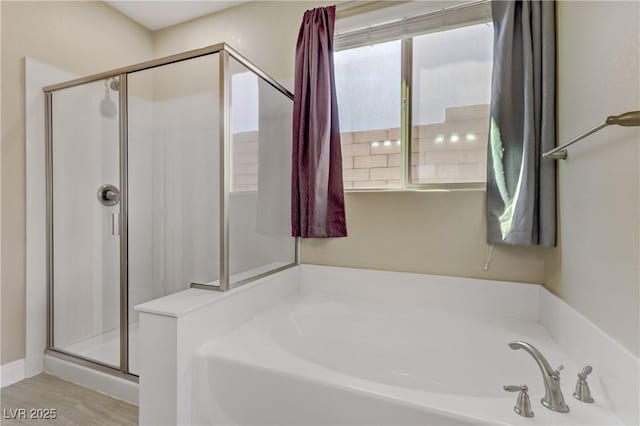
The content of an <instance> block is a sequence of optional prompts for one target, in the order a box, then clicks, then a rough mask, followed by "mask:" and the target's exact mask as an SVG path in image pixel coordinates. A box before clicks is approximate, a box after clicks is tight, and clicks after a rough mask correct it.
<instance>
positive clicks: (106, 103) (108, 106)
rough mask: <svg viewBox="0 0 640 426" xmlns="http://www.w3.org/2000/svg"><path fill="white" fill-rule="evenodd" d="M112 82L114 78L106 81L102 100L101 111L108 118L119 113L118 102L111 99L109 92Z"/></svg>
mask: <svg viewBox="0 0 640 426" xmlns="http://www.w3.org/2000/svg"><path fill="white" fill-rule="evenodd" d="M112 84H113V80H105V81H104V98H103V99H102V100H101V101H100V113H101V114H102V115H103V116H104V117H107V118H113V117H115V116H116V114H117V113H118V108H117V107H116V104H115V103H114V102H113V101H112V100H111V96H110V94H109V87H111V86H112ZM119 86H120V82H119V81H118V88H119ZM112 89H113V88H112ZM113 90H116V89H113Z"/></svg>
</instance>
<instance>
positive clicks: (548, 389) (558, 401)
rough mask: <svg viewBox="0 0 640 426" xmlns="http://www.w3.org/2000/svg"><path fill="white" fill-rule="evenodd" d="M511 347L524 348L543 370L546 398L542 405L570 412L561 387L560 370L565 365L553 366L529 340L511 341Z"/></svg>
mask: <svg viewBox="0 0 640 426" xmlns="http://www.w3.org/2000/svg"><path fill="white" fill-rule="evenodd" d="M509 347H510V348H511V349H513V350H517V349H523V350H524V351H525V352H528V353H529V355H531V356H532V357H533V359H534V360H535V361H536V362H537V363H538V366H539V367H540V371H542V380H543V382H544V398H542V401H541V402H542V405H544V406H545V407H547V408H548V409H550V410H553V411H558V412H560V413H568V412H569V407H568V406H567V404H565V402H564V396H563V395H562V389H561V388H560V370H562V368H563V367H562V366H560V367H558V369H557V370H554V369H553V368H551V366H550V365H549V362H548V361H547V359H546V358H545V357H544V356H543V355H542V353H540V351H539V350H538V349H536V348H535V347H534V346H532V345H531V344H529V343H527V342H511V343H509Z"/></svg>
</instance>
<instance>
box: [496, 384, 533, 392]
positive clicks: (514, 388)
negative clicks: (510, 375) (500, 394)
mask: <svg viewBox="0 0 640 426" xmlns="http://www.w3.org/2000/svg"><path fill="white" fill-rule="evenodd" d="M502 388H503V389H504V390H506V391H507V392H528V391H529V388H528V387H527V385H522V386H518V385H504V386H503V387H502Z"/></svg>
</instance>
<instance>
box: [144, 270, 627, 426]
mask: <svg viewBox="0 0 640 426" xmlns="http://www.w3.org/2000/svg"><path fill="white" fill-rule="evenodd" d="M137 309H138V310H139V311H140V312H141V317H140V318H141V321H140V324H141V326H140V327H141V328H140V333H141V342H140V357H141V361H140V364H141V367H140V368H141V379H140V416H141V417H140V421H141V424H142V425H158V424H184V425H187V424H190V425H465V424H531V425H565V424H567V425H568V424H572V425H589V424H593V425H610V424H611V425H613V424H638V380H637V376H638V371H639V369H638V360H637V358H634V357H633V356H632V355H630V354H629V353H628V352H626V351H625V350H624V349H622V348H621V347H620V346H619V345H618V344H617V343H615V342H614V341H612V340H611V339H610V338H609V337H608V336H606V335H605V334H604V333H602V332H601V331H600V330H598V329H597V328H595V327H594V326H593V325H592V324H591V323H589V322H588V321H586V320H585V319H584V318H582V317H581V316H580V315H579V314H577V313H576V312H575V311H573V310H572V309H571V308H570V307H568V305H566V304H565V303H564V302H562V301H561V300H559V299H558V298H556V297H555V296H553V295H551V294H550V293H548V292H547V291H546V290H545V289H543V288H542V287H540V286H538V285H528V284H516V283H502V282H495V281H484V280H472V279H463V278H450V277H438V276H428V275H419V274H405V273H393V272H380V271H370V270H356V269H346V268H332V267H319V266H310V265H302V266H300V267H296V268H292V269H289V270H287V271H283V272H281V273H278V274H276V275H273V276H271V277H268V278H265V279H262V280H260V281H257V282H254V283H251V284H248V285H245V286H243V287H240V288H238V289H234V290H232V291H229V292H227V293H217V292H208V291H205V290H193V289H192V290H188V291H186V292H183V293H182V294H180V293H178V294H176V295H172V296H169V297H167V298H163V299H159V300H157V301H153V302H149V303H147V304H145V305H142V306H139V307H138V308H137ZM514 340H525V341H527V342H529V343H531V344H533V345H534V346H536V347H537V348H538V349H540V351H541V352H542V353H543V354H544V355H545V357H546V358H547V360H548V361H549V362H550V363H551V365H552V366H554V367H555V366H557V365H559V364H563V365H564V370H563V371H562V377H561V382H562V389H563V393H564V397H565V401H566V402H567V404H568V405H569V407H570V409H571V411H570V412H569V413H568V414H561V413H556V412H553V411H550V410H548V409H546V408H544V407H543V406H542V405H541V404H540V399H541V397H542V396H543V395H544V388H543V383H542V374H541V372H540V370H539V368H538V366H537V364H536V363H535V361H534V360H533V358H532V357H531V356H530V355H529V354H528V353H526V352H524V351H522V350H518V351H514V350H511V349H510V348H509V347H508V346H507V344H508V343H509V342H511V341H514ZM176 349H177V350H176ZM587 364H591V365H593V368H594V372H593V373H592V374H591V375H590V376H589V383H590V384H591V391H592V395H593V397H594V399H595V403H593V404H585V403H582V402H579V401H577V400H576V399H574V398H573V397H572V393H573V390H574V386H575V383H576V374H577V372H578V371H579V370H580V369H581V368H582V367H584V366H585V365H587ZM511 384H517V385H520V384H526V385H528V386H529V388H530V392H529V393H530V395H531V402H532V405H533V410H534V412H535V417H533V418H523V417H520V416H518V415H517V414H516V413H514V411H513V406H514V403H515V401H516V394H513V393H507V392H505V391H504V390H503V389H502V386H503V385H511Z"/></svg>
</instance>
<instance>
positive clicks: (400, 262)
mask: <svg viewBox="0 0 640 426" xmlns="http://www.w3.org/2000/svg"><path fill="white" fill-rule="evenodd" d="M484 197H485V194H484V191H460V192H428V193H425V192H360V193H354V192H350V193H347V196H346V209H347V221H348V227H349V228H348V232H349V236H348V237H347V238H336V239H331V240H303V243H302V259H303V261H304V262H305V263H317V264H321V265H338V266H351V267H356V268H373V269H383V270H391V271H407V272H420V273H427V274H437V275H454V276H462V277H472V278H487V279H497V280H512V281H523V282H532V283H541V282H542V280H543V273H544V265H543V259H542V254H541V251H540V250H537V249H523V248H505V247H498V246H496V248H495V250H494V252H493V260H492V262H491V267H490V268H489V270H488V271H483V270H482V266H483V264H484V259H485V256H486V252H487V246H486V244H485V243H484V241H485V232H486V228H485V220H484V214H483V212H484Z"/></svg>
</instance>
